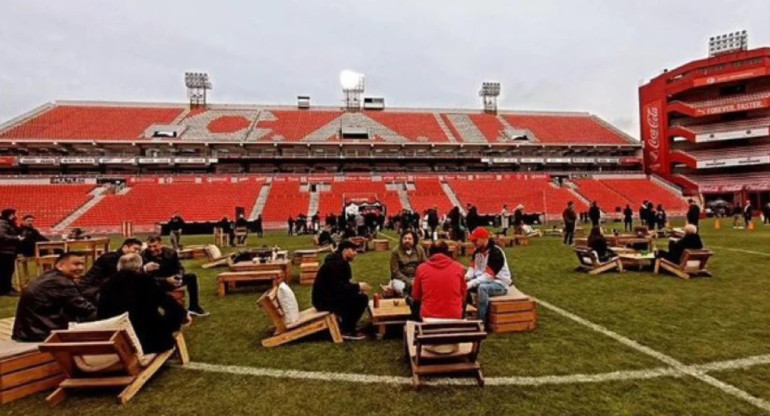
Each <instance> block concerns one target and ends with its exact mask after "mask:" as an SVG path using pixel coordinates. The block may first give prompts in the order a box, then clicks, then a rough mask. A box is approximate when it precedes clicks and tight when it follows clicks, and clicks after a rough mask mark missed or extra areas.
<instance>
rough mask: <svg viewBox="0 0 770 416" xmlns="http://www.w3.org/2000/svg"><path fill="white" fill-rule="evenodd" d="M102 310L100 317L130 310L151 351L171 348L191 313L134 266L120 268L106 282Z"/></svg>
mask: <svg viewBox="0 0 770 416" xmlns="http://www.w3.org/2000/svg"><path fill="white" fill-rule="evenodd" d="M98 311H99V312H98V314H99V319H106V318H111V317H113V316H117V315H120V314H122V313H125V312H128V318H129V320H130V321H131V326H133V327H134V331H135V332H136V336H137V337H139V342H141V344H142V349H143V350H144V352H145V353H147V354H149V353H157V352H162V351H166V350H168V349H171V348H172V347H173V346H174V337H173V334H174V332H176V331H179V328H180V327H181V325H182V322H184V320H185V317H186V316H187V311H186V310H185V309H184V308H183V307H182V306H181V305H179V303H177V301H176V300H174V298H173V297H171V295H169V294H168V293H166V292H165V291H164V290H163V289H161V288H160V286H158V285H157V284H155V281H154V280H153V279H152V278H151V277H149V276H147V275H146V274H144V273H138V272H134V271H130V270H122V271H119V272H117V273H115V274H114V275H112V277H110V278H109V279H107V281H105V282H104V284H103V285H102V287H101V290H100V295H99V307H98ZM161 311H162V312H161Z"/></svg>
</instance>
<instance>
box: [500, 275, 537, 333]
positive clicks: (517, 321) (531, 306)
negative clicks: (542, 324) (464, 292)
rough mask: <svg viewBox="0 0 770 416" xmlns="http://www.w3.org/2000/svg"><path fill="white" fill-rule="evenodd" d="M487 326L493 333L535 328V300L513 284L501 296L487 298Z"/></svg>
mask: <svg viewBox="0 0 770 416" xmlns="http://www.w3.org/2000/svg"><path fill="white" fill-rule="evenodd" d="M489 327H490V329H491V330H492V332H493V333H495V334H505V333H509V332H523V331H532V330H534V329H536V328H537V302H535V300H534V299H532V298H531V297H530V296H529V295H526V294H524V293H522V292H521V291H520V290H518V289H517V288H516V287H515V286H511V287H509V288H508V293H507V294H505V295H503V296H495V297H491V298H489Z"/></svg>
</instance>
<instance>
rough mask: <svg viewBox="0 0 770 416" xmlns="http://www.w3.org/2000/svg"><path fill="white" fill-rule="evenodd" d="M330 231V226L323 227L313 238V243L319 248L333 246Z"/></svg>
mask: <svg viewBox="0 0 770 416" xmlns="http://www.w3.org/2000/svg"><path fill="white" fill-rule="evenodd" d="M331 230H332V226H331V225H328V224H327V225H324V228H323V230H322V231H321V232H320V233H319V234H318V235H317V236H316V237H315V243H316V244H317V245H318V246H320V247H325V246H329V245H330V246H334V239H333V238H332V232H331Z"/></svg>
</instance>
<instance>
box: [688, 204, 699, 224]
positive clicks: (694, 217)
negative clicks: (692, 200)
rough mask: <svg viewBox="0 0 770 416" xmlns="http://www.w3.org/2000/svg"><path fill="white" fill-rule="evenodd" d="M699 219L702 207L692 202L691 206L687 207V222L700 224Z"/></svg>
mask: <svg viewBox="0 0 770 416" xmlns="http://www.w3.org/2000/svg"><path fill="white" fill-rule="evenodd" d="M698 220H700V207H699V206H697V205H695V204H692V205H690V208H688V209H687V222H688V223H689V224H693V225H698Z"/></svg>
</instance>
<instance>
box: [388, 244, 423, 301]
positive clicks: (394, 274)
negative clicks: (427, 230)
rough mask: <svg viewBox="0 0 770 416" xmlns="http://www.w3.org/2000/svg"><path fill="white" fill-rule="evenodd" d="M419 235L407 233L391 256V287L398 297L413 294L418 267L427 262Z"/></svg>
mask: <svg viewBox="0 0 770 416" xmlns="http://www.w3.org/2000/svg"><path fill="white" fill-rule="evenodd" d="M418 241H419V240H418V237H417V233H415V232H414V231H405V232H404V233H403V234H401V239H400V240H399V244H398V247H396V249H395V250H393V252H392V253H391V254H390V286H391V287H392V288H393V291H394V292H395V293H396V294H397V295H398V296H405V295H407V296H408V295H409V294H410V293H412V283H413V282H414V276H415V273H416V272H417V266H419V265H420V264H422V263H423V262H424V261H425V250H423V248H422V247H421V246H420V245H419V244H417V243H418Z"/></svg>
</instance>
